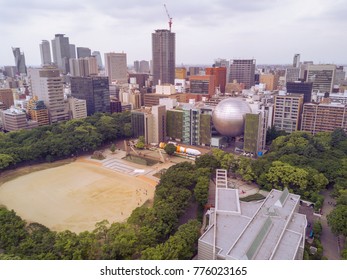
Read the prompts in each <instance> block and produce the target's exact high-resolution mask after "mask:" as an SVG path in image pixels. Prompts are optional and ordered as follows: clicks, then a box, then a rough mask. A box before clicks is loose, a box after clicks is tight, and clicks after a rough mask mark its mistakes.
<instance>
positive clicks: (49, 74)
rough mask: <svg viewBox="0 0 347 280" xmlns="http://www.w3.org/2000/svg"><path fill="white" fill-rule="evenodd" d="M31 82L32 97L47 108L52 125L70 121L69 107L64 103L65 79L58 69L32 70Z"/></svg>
mask: <svg viewBox="0 0 347 280" xmlns="http://www.w3.org/2000/svg"><path fill="white" fill-rule="evenodd" d="M29 81H30V87H31V93H32V95H33V96H37V98H38V100H42V101H43V102H44V103H45V105H46V106H47V109H48V112H49V118H50V123H56V122H59V121H63V120H68V119H69V111H68V106H67V104H65V102H64V85H63V78H62V77H61V76H60V71H59V69H58V68H56V67H53V66H49V67H47V66H46V67H43V68H30V69H29Z"/></svg>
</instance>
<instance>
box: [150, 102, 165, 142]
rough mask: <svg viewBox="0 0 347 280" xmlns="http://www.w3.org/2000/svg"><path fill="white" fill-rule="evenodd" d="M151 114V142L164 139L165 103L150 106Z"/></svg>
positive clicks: (163, 140)
mask: <svg viewBox="0 0 347 280" xmlns="http://www.w3.org/2000/svg"><path fill="white" fill-rule="evenodd" d="M152 115H153V130H152V139H151V140H152V141H153V143H160V142H165V141H166V107H165V105H157V106H152Z"/></svg>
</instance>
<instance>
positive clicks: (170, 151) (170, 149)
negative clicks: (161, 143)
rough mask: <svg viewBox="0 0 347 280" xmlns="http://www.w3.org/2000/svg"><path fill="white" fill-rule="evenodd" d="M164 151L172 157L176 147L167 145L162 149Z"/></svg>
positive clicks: (170, 144)
mask: <svg viewBox="0 0 347 280" xmlns="http://www.w3.org/2000/svg"><path fill="white" fill-rule="evenodd" d="M164 151H165V152H166V153H167V154H168V155H169V156H172V155H173V154H174V153H175V152H176V146H175V145H174V144H172V143H168V144H167V145H166V146H165V147H164Z"/></svg>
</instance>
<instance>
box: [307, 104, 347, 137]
mask: <svg viewBox="0 0 347 280" xmlns="http://www.w3.org/2000/svg"><path fill="white" fill-rule="evenodd" d="M337 128H342V129H344V130H345V131H347V104H330V103H326V104H324V103H321V104H313V103H305V104H304V109H303V113H302V122H301V130H304V131H309V132H311V133H312V134H316V133H317V132H321V131H327V132H331V131H334V130H335V129H337Z"/></svg>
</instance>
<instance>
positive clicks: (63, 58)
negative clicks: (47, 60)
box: [51, 34, 74, 74]
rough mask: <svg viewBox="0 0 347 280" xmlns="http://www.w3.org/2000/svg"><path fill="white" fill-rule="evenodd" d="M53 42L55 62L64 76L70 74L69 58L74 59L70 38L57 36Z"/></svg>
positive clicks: (61, 35) (62, 35)
mask: <svg viewBox="0 0 347 280" xmlns="http://www.w3.org/2000/svg"><path fill="white" fill-rule="evenodd" d="M51 42H52V50H53V62H54V63H55V65H56V66H57V67H58V68H59V69H60V70H61V71H62V72H63V73H64V74H67V73H69V72H70V69H69V58H74V57H71V53H70V44H69V38H68V37H64V34H55V37H54V39H53V40H52V41H51Z"/></svg>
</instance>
